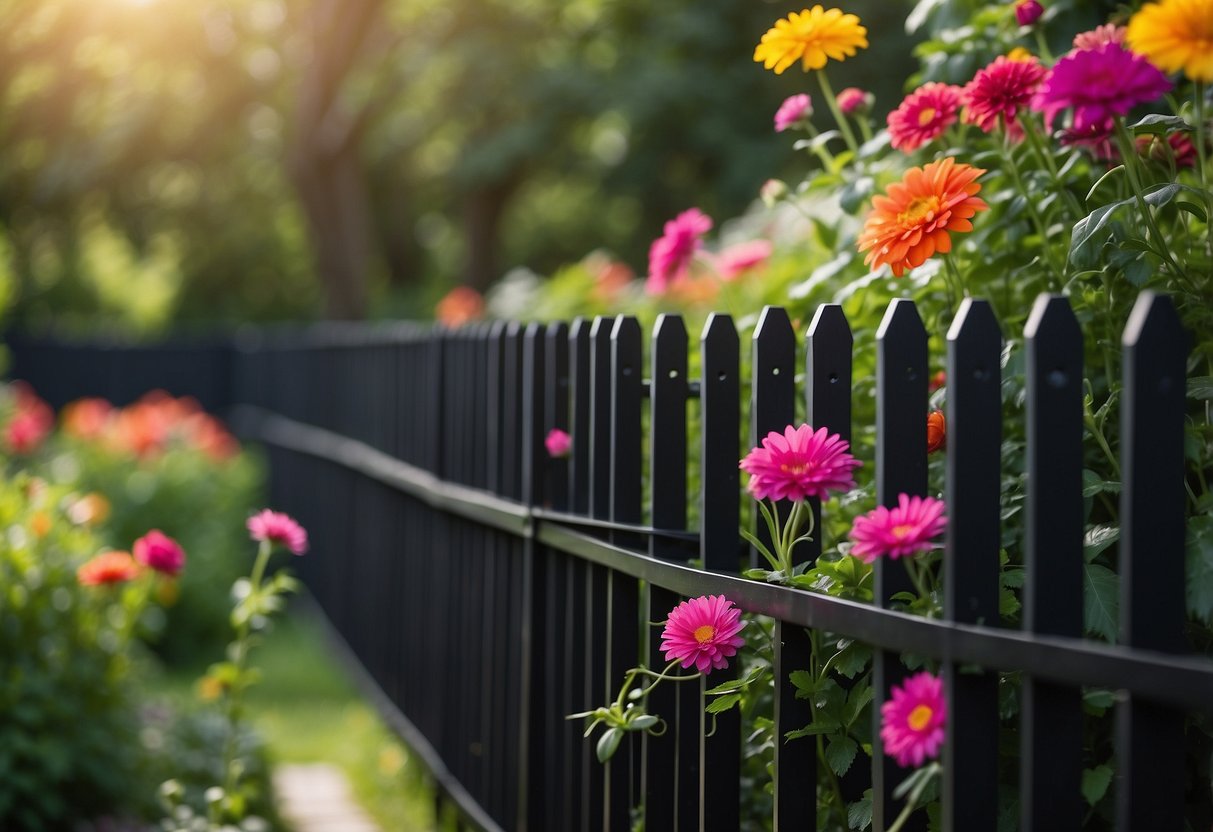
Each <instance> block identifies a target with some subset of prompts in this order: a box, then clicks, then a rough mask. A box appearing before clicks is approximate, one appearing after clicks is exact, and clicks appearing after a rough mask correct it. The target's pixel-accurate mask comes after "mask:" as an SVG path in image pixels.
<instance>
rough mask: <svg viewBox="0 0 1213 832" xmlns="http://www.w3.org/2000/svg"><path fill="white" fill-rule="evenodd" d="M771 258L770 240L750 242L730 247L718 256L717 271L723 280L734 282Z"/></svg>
mask: <svg viewBox="0 0 1213 832" xmlns="http://www.w3.org/2000/svg"><path fill="white" fill-rule="evenodd" d="M770 256H771V241H770V240H749V241H747V242H744V243H738V244H737V245H734V246H729V247H728V248H726V249H725V250H724V251H722V252H720V254H718V255H717V256H716V271H718V272H720V277H721V279H723V280H733V279H734V278H736V277H737V276H738V275H740V274H743V273H745V272H748V271H749V270H750V269H754V268H757V267H758V266H761V265H762V264H763V263H765V262H766V261H767V258H768V257H770Z"/></svg>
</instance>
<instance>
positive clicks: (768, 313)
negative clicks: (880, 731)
mask: <svg viewBox="0 0 1213 832" xmlns="http://www.w3.org/2000/svg"><path fill="white" fill-rule="evenodd" d="M752 343H753V364H752V369H751V378H752V386H751V388H750V391H751V392H750V445H751V447H757V446H758V444H759V443H760V442H761V441H762V439H764V438H765V437H766V436H767V434H768V433H770V432H771V431H778V432H781V433H782V432H783V430H784V428H786V427H787V426H788V425H790V424H793V422H794V421H795V418H796V334H795V332H793V331H792V322H791V321H790V320H789V319H788V314H787V312H786V311H784V310H783V309H782V308H780V307H777V306H767V307H766V308H764V309H763V310H762V315H761V316H760V317H759V319H758V325H757V326H756V327H755V328H754V336H753V341H752ZM778 505H779V509H778V510H779V516H780V517H784V518H786V517H787V516H788V514H789V513H790V511H791V503H790V502H788V501H787V500H783V501H781V502H780V503H779V504H778ZM759 520H760V518H759V517H758V516H757V512H755V517H754V522H753V524H752V526H751V528H752V530H753V531H755V532H756V533H757V535H758V538H759V540H762V541H763V542H764V543H766V544H767V545H768V546H769V545H770V542H771V541H770V534H769V532H768V531H767V528H766V524H765V523H762V522H758V521H759ZM815 538H817V539H820V534H817V535H815ZM811 554H812V550H811V548H810V547H808V546H806V545H801V546H800V547H799V548H798V550H797V558H796V560H797V563H800V562H803V561H804V560H806V559H807V558H808V557H809V556H810V555H811ZM750 565H751V566H763V567H765V566H766V561H765V559H762V557H761V555H759V553H758V550H757V549H756V548H755V547H751V549H750ZM773 644H774V655H773V656H772V658H771V668H772V672H773V673H774V676H775V694H774V695H775V713H774V718H775V727H774V734H775V774H774V780H775V796H774V798H775V799H774V802H775V815H774V824H775V829H776V830H779V829H785V830H787V829H801V830H813V829H816V828H817V799H816V796H817V795H816V789H815V788H813V787H812V785H813V784H815V783H816V782H817V744H816V742H815V741H814V740H795V741H792V742H788V741H786V740H784V739H783V735H784V734H785V733H787V732H788V731H791V730H794V729H796V728H803V727H804V726H805V725H807V724H808V723H809V722H810V721H811V720H812V710H811V708H810V707H809V703H808V701H807V700H805V699H797V698H796V686H795V685H793V684H792V682H791V681H790V680H789V676H790V674H791V672H792V671H793V670H796V669H799V668H805V667H808V666H809V661H810V649H809V639H808V636H807V634H806V632H805V629H804V628H803V627H796V626H787V625H785V624H784V623H783V622H782V621H780V620H779V619H775V629H774V633H773Z"/></svg>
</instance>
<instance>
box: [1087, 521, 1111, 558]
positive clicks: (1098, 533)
mask: <svg viewBox="0 0 1213 832" xmlns="http://www.w3.org/2000/svg"><path fill="white" fill-rule="evenodd" d="M1119 539H1120V527H1119V526H1113V525H1111V524H1104V525H1100V526H1092V527H1091V528H1089V529H1087V530H1086V532H1085V533H1084V534H1083V536H1082V556H1083V557H1084V558H1085V559H1086V561H1087V563H1090V562H1091V561H1093V560H1095V558H1096V556H1098V555H1099V553H1100V552H1102V551H1103V550H1104V549H1107V548H1108V547H1109V546H1111V545H1112V544H1113V543H1115V542H1116V541H1117V540H1119Z"/></svg>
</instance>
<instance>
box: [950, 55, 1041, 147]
mask: <svg viewBox="0 0 1213 832" xmlns="http://www.w3.org/2000/svg"><path fill="white" fill-rule="evenodd" d="M1044 77H1045V68H1044V67H1042V66H1041V65H1040V64H1039V63H1038V62H1037V60H1036V59H1035V58H1029V59H1028V60H1026V61H1012V60H1011V59H1009V58H1007V57H1005V56H1002V55H1000V56H998V57H997V58H995V59H994V63H992V64H990V65H989V66H987V67H986V68H985V69H982V70H979V71H978V73H977V74H976V75H975V76H973V80H972V81H970V82H969V83H968V84H966V85H965V88H964V104H965V113H964V120H965V121H966V122H968V123H969V124H976V125H977V126H978V127H980V128H981V131H982V132H983V133H991V132H993V131H994V130H996V129H998V127H999V126H1000V125H1001V126H1002V127H1003V128H1004V129H1006V130H1008V131H1009V132H1010V134H1011V136H1012V138H1015V139H1019V138H1021V137H1022V135H1023V129H1022V128H1021V127H1020V126H1019V122H1018V121H1017V120H1016V117H1017V116H1018V115H1019V112H1020V111H1021V110H1026V109H1027V108H1028V106H1029V105H1030V104H1031V102H1032V96H1033V95H1034V94H1035V93H1036V89H1037V87H1039V86H1040V82H1041V81H1042V80H1043V79H1044Z"/></svg>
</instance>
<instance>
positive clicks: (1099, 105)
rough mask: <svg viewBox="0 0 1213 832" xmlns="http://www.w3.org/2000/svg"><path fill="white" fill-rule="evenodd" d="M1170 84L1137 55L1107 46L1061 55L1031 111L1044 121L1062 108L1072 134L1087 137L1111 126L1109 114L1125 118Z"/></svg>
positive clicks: (1049, 120)
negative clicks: (1069, 116) (1067, 114)
mask: <svg viewBox="0 0 1213 832" xmlns="http://www.w3.org/2000/svg"><path fill="white" fill-rule="evenodd" d="M1171 86H1172V85H1171V82H1170V81H1169V80H1167V76H1165V75H1163V74H1162V71H1161V70H1159V69H1158V68H1157V67H1156V66H1154V65H1153V64H1151V63H1150V62H1149V61H1147V60H1146V59H1145V58H1143V57H1141V56H1140V55H1136V54H1134V53H1132V52H1128V51H1126V50H1124V49H1121V48H1120V47H1119V46H1117V45H1115V44H1112V43H1107V44H1104V45H1103V46H1100V47H1099V48H1097V49H1079V50H1077V51H1074V52H1071V53H1069V54H1068V55H1065V56H1064V57H1063V58H1062V59H1061V60H1059V61H1058V62H1057V63H1056V64H1055V65H1054V66H1053V68H1052V69H1051V70H1049V73H1048V74H1047V75H1045V78H1044V82H1043V83H1042V84H1041V87H1040V90H1039V91H1038V92H1037V93H1036V95H1035V96H1033V98H1032V107H1033V108H1035V109H1037V110H1041V111H1043V112H1044V114H1045V123H1046V124H1047V125H1049V126H1050V127H1052V124H1053V119H1054V117H1056V115H1057V114H1058V113H1059V112H1061V111H1062V110H1066V109H1071V108H1073V110H1074V116H1073V124H1072V125H1071V126H1072V128H1073V130H1074V132H1076V133H1079V134H1083V135H1085V134H1088V133H1090V132H1092V131H1094V130H1096V129H1103V130H1104V131H1105V132H1106V131H1109V130H1111V128H1112V118H1113V117H1114V116H1123V115H1126V114H1127V113H1128V112H1129V110H1131V109H1133V108H1134V107H1135V106H1137V105H1138V104H1144V103H1146V102H1147V101H1153V100H1154V99H1156V98H1158V97H1159V96H1160V95H1162V94H1163V93H1166V92H1168V91H1169V90H1170V89H1171Z"/></svg>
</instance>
